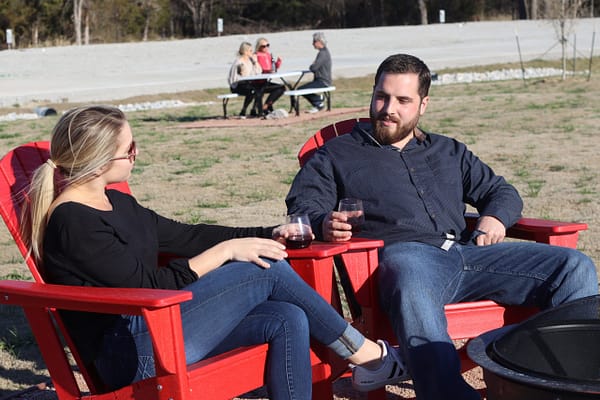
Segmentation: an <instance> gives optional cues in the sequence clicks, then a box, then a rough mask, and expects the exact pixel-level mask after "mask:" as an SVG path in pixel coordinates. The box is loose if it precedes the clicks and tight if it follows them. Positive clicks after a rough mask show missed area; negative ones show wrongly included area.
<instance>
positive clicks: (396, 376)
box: [352, 340, 409, 392]
mask: <svg viewBox="0 0 600 400" xmlns="http://www.w3.org/2000/svg"><path fill="white" fill-rule="evenodd" d="M377 344H379V345H380V346H381V348H382V349H383V354H381V361H382V362H381V365H380V366H379V368H378V369H375V370H372V369H368V368H365V367H361V366H360V365H357V366H355V367H354V368H353V369H352V387H354V389H356V390H358V391H359V392H368V391H371V390H375V389H379V388H381V387H384V386H385V385H388V384H393V383H397V382H400V381H405V380H407V379H409V375H408V371H407V370H406V366H405V365H404V362H402V360H401V359H400V354H398V351H397V350H396V349H395V348H393V347H392V346H390V344H389V343H388V342H386V341H384V340H378V341H377Z"/></svg>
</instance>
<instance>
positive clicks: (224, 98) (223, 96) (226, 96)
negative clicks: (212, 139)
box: [217, 93, 240, 119]
mask: <svg viewBox="0 0 600 400" xmlns="http://www.w3.org/2000/svg"><path fill="white" fill-rule="evenodd" d="M236 97H240V95H239V94H237V93H226V94H220V95H218V96H217V98H218V99H221V100H222V101H223V118H225V119H227V103H229V99H235V98H236Z"/></svg>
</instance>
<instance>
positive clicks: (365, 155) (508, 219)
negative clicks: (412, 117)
mask: <svg viewBox="0 0 600 400" xmlns="http://www.w3.org/2000/svg"><path fill="white" fill-rule="evenodd" d="M370 131H371V125H370V124H369V123H367V124H359V125H357V126H355V127H354V130H353V131H352V132H351V133H350V134H346V135H342V136H340V137H338V138H335V139H332V140H330V141H329V142H327V143H326V144H325V145H324V146H323V147H321V148H320V149H319V150H318V151H317V152H316V153H315V154H314V155H313V156H312V158H311V159H310V160H309V161H308V163H306V165H305V166H304V167H303V168H302V169H301V170H300V172H299V173H298V175H297V176H296V178H295V179H294V182H293V184H292V187H291V189H290V192H289V194H288V196H287V198H286V203H287V206H288V212H289V213H298V212H302V213H307V214H309V216H310V219H311V223H312V225H313V231H314V232H315V234H316V236H317V238H318V239H322V230H321V223H322V221H323V219H324V217H325V216H326V215H327V213H329V212H330V211H332V210H334V209H336V208H337V203H338V201H339V200H340V199H342V198H344V197H352V198H358V199H362V201H363V206H364V208H365V219H366V222H365V224H364V225H363V227H362V230H361V232H360V234H359V235H358V236H361V237H368V238H378V239H383V240H384V241H385V242H386V244H389V243H391V242H395V241H404V242H406V241H418V242H424V243H429V244H432V245H435V246H440V247H443V246H444V243H446V240H447V238H448V237H453V236H454V237H455V238H456V240H463V241H467V240H468V239H469V237H470V235H471V233H470V232H468V231H467V229H466V224H465V219H464V213H465V211H466V206H465V204H470V205H472V206H473V207H475V208H476V209H477V211H478V212H479V213H480V214H481V215H489V216H494V217H496V218H497V219H499V220H500V221H501V222H502V223H503V224H504V226H506V227H509V226H511V225H513V224H514V223H515V222H516V221H517V220H518V219H519V218H520V215H521V211H522V207H523V202H522V201H521V198H520V197H519V194H518V193H517V191H516V189H515V188H514V187H513V186H512V185H509V184H508V183H507V182H506V181H505V180H504V178H503V177H501V176H498V175H496V174H494V172H493V171H492V169H491V168H490V167H489V166H487V165H486V164H485V163H483V162H482V161H481V160H479V158H477V157H476V156H475V155H474V154H473V153H471V152H470V151H469V150H468V149H467V147H466V146H465V145H464V144H463V143H460V142H458V141H456V140H454V139H451V138H448V137H445V136H441V135H437V134H431V133H425V132H422V131H418V135H417V136H416V137H414V138H413V139H411V140H410V141H409V142H408V143H407V145H406V146H405V147H404V148H403V149H398V148H397V147H394V146H391V145H380V144H379V143H377V141H376V140H375V139H373V137H372V136H371V134H370Z"/></svg>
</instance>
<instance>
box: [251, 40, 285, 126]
mask: <svg viewBox="0 0 600 400" xmlns="http://www.w3.org/2000/svg"><path fill="white" fill-rule="evenodd" d="M270 47H271V44H270V43H269V41H268V40H267V39H266V38H264V37H261V38H259V39H258V40H257V41H256V47H255V53H254V54H255V55H256V60H257V62H258V64H259V65H260V67H261V68H262V71H263V73H272V72H277V70H278V69H279V67H280V66H281V58H280V57H277V59H275V58H274V57H273V55H272V54H271V52H270ZM261 90H262V93H263V95H264V93H268V94H269V96H267V100H266V101H265V102H264V103H259V107H260V109H261V110H262V112H263V115H266V114H268V113H269V112H272V111H273V103H275V102H276V101H277V100H278V99H279V98H280V97H281V96H282V95H283V93H284V92H285V86H283V85H280V84H278V83H274V82H270V81H264V84H263V85H262V86H261ZM262 97H263V96H261V101H262Z"/></svg>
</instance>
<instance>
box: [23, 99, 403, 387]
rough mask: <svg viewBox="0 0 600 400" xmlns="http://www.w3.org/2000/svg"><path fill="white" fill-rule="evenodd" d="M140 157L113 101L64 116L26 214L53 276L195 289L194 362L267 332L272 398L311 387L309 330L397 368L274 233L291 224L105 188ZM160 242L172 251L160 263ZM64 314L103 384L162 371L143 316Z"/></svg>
mask: <svg viewBox="0 0 600 400" xmlns="http://www.w3.org/2000/svg"><path fill="white" fill-rule="evenodd" d="M137 156H138V148H137V144H136V142H135V141H134V140H133V134H132V132H131V128H130V126H129V124H128V123H127V120H126V118H125V115H124V114H123V112H121V111H120V110H119V109H118V108H115V107H111V106H83V107H79V108H75V109H72V110H69V111H68V112H67V113H65V114H64V115H63V116H62V117H61V118H60V120H59V121H58V123H57V125H56V126H55V128H54V130H53V133H52V139H51V145H50V158H49V159H48V161H47V162H45V163H44V164H42V165H41V166H40V167H39V168H38V169H37V170H36V172H35V174H34V177H33V180H32V184H31V188H30V190H29V191H28V197H29V199H30V200H31V203H30V205H29V206H27V207H26V208H25V212H24V221H23V226H24V228H23V237H24V238H25V239H26V241H27V244H28V246H29V247H30V249H31V252H32V255H33V257H35V260H36V262H37V263H38V264H39V265H42V266H43V268H44V270H45V271H46V273H47V274H48V278H49V279H48V280H49V282H51V283H56V284H63V285H75V286H98V287H124V288H155V289H185V290H189V291H191V292H192V293H193V299H192V300H190V301H187V302H185V303H182V304H181V318H182V328H183V336H184V343H185V355H186V360H187V363H194V362H197V361H199V360H202V359H204V358H206V357H210V356H213V355H217V354H220V353H223V352H226V351H228V350H231V349H234V348H237V347H240V346H247V345H253V344H259V343H269V352H268V361H267V367H266V371H265V377H266V382H267V387H268V391H269V394H270V397H271V398H272V399H310V398H311V389H312V385H311V382H312V379H311V362H310V354H309V350H310V338H311V337H312V338H314V339H315V340H317V341H319V342H321V343H323V344H324V345H327V346H328V347H329V348H330V349H332V350H333V351H334V352H335V353H336V354H338V355H339V356H340V357H342V358H344V359H347V360H348V361H349V362H351V363H353V364H361V365H363V364H368V367H369V368H368V371H369V373H370V374H371V375H372V373H375V372H377V371H382V372H384V373H380V374H379V375H378V376H382V379H381V380H380V381H377V382H373V381H372V380H371V382H370V383H369V384H371V385H373V384H375V386H377V387H380V386H382V385H385V384H386V383H388V382H389V379H390V376H389V375H390V372H392V371H394V374H392V378H393V377H395V376H396V375H395V374H398V373H402V370H403V368H402V365H400V361H399V360H398V358H397V354H396V350H395V349H393V348H389V347H388V345H387V344H386V343H385V342H383V341H379V342H377V343H376V342H373V341H371V340H369V339H366V338H365V337H364V336H363V335H362V334H360V333H359V332H358V331H357V330H356V329H354V328H353V327H352V326H351V325H350V324H349V323H348V322H347V321H345V320H344V319H343V318H342V317H341V316H340V315H339V314H338V313H337V312H336V311H335V310H334V309H333V308H332V307H331V306H330V305H329V304H328V303H327V302H325V300H324V299H323V298H322V297H321V296H319V295H318V294H317V293H316V292H315V291H314V290H313V289H312V288H311V287H310V286H308V285H307V284H306V283H305V282H304V281H303V280H302V279H300V277H299V276H298V275H297V274H296V273H295V272H294V271H293V270H292V268H291V267H290V265H289V264H288V263H287V262H286V261H285V257H286V256H287V253H286V251H285V246H284V245H283V244H282V243H281V242H280V241H278V240H281V241H284V240H283V239H284V238H285V237H287V235H289V234H290V233H292V232H291V231H290V229H291V227H290V226H289V225H285V224H284V225H281V226H278V227H254V228H233V227H226V226H219V225H208V224H197V225H189V224H183V223H180V222H176V221H174V220H171V219H168V218H165V217H163V216H160V215H158V214H157V213H155V212H154V211H152V210H150V209H147V208H144V207H142V206H141V205H140V204H138V203H137V201H136V200H135V199H134V198H133V197H132V196H130V195H128V194H124V193H121V192H119V191H116V190H107V189H106V186H107V185H109V184H112V183H117V182H123V181H126V180H127V179H128V178H129V176H130V174H131V171H132V169H133V167H134V164H135V160H136V157H137ZM55 179H56V181H55ZM275 239H276V240H275ZM162 252H165V253H169V254H173V255H175V256H177V257H176V258H174V259H172V260H171V261H170V262H169V263H168V264H167V265H165V266H159V265H158V262H157V259H158V254H159V253H162ZM63 316H64V320H65V324H66V325H67V328H68V329H69V331H70V332H71V335H72V336H73V339H74V341H75V343H76V344H77V346H78V350H79V351H80V353H81V355H82V358H83V359H84V362H86V363H91V364H93V365H95V366H96V369H97V371H98V373H99V375H100V377H101V379H102V380H103V382H104V383H105V384H106V385H107V386H108V387H110V388H113V389H116V388H119V387H121V386H125V385H128V384H130V383H132V382H135V381H138V380H140V379H145V378H148V377H151V376H153V375H154V374H155V370H154V354H153V351H152V345H151V341H150V336H149V332H148V328H147V326H146V324H145V322H144V319H143V317H141V316H131V315H105V314H97V313H83V312H63ZM398 371H400V372H398ZM233 379H235V377H233Z"/></svg>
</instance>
